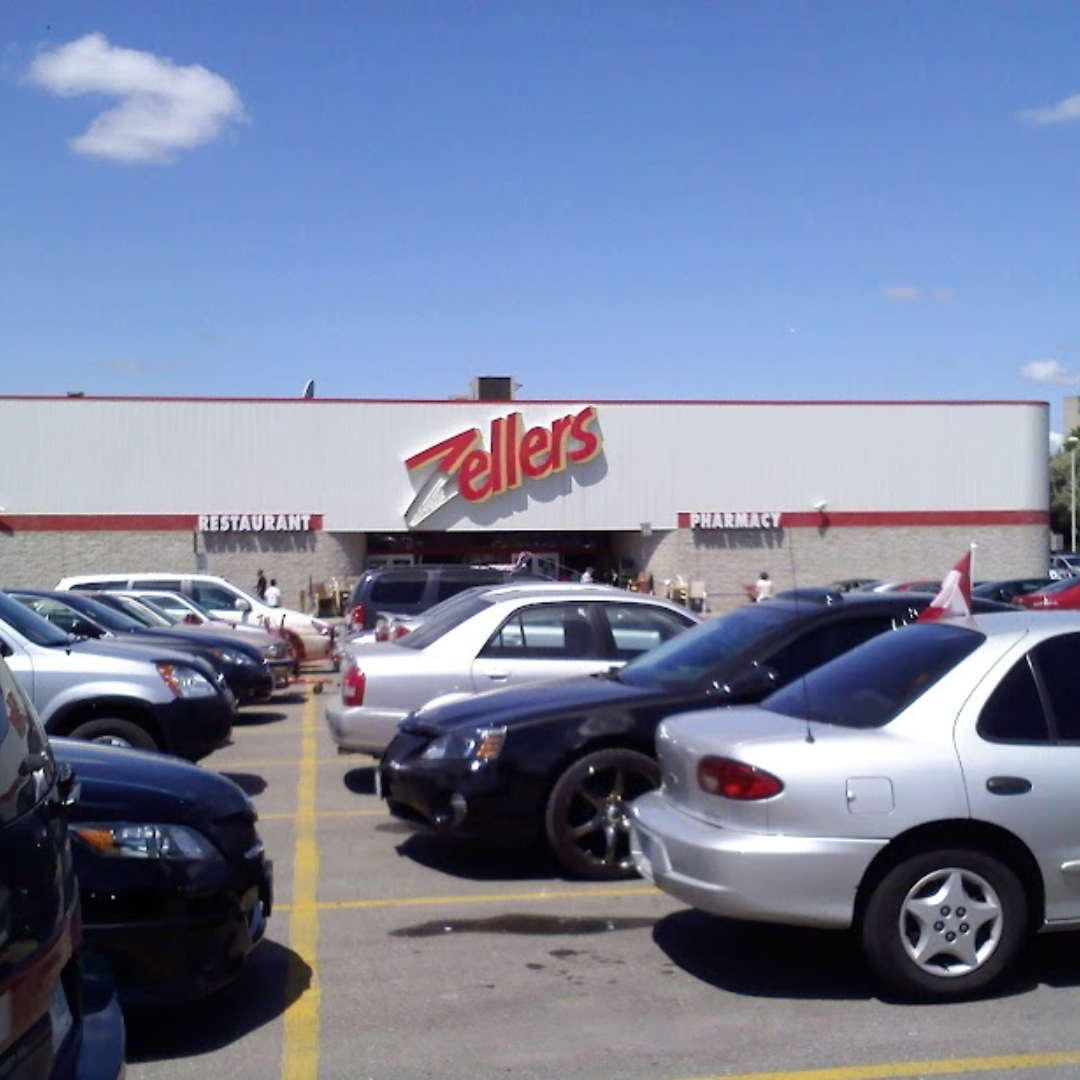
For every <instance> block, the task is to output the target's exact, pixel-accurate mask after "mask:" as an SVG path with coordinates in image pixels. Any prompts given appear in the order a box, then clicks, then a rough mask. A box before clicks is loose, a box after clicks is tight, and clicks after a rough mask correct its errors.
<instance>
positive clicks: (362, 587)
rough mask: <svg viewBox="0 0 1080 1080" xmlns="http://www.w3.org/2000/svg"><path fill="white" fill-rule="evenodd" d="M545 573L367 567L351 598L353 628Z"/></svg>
mask: <svg viewBox="0 0 1080 1080" xmlns="http://www.w3.org/2000/svg"><path fill="white" fill-rule="evenodd" d="M548 580H549V579H548V578H545V577H544V576H543V575H541V574H534V573H532V572H531V571H528V570H513V569H507V568H505V567H500V566H466V565H464V564H462V563H452V564H448V565H442V564H432V563H429V564H421V565H419V566H388V567H383V568H381V569H378V570H365V571H364V572H363V573H362V574H361V575H360V578H359V580H358V581H357V582H356V585H355V586H354V587H353V591H352V596H351V597H350V598H349V629H350V630H353V631H357V630H371V629H373V628H374V627H375V624H376V623H377V622H378V620H379V616H380V615H403V616H410V615H419V614H421V613H422V612H424V611H427V609H428V608H429V607H434V606H435V605H436V604H437V603H439V602H440V601H441V600H446V599H447V598H448V597H451V596H456V595H457V594H458V593H459V592H464V591H465V590H466V589H471V588H473V587H474V586H477V585H502V584H504V583H506V582H508V581H548Z"/></svg>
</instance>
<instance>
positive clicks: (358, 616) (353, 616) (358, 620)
mask: <svg viewBox="0 0 1080 1080" xmlns="http://www.w3.org/2000/svg"><path fill="white" fill-rule="evenodd" d="M363 625H364V605H363V604H357V605H356V607H354V608H353V609H352V611H350V612H349V626H350V627H352V629H353V630H360V629H361V628H362V627H363Z"/></svg>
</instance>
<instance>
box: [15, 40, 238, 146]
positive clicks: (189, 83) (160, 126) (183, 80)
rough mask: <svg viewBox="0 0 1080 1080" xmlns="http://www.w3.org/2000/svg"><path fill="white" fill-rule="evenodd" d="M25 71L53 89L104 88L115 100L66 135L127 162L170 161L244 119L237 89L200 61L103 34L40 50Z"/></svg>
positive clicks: (64, 92) (67, 93) (67, 92)
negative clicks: (78, 131)
mask: <svg viewBox="0 0 1080 1080" xmlns="http://www.w3.org/2000/svg"><path fill="white" fill-rule="evenodd" d="M26 77H27V79H28V80H29V81H30V82H32V83H34V84H35V85H37V86H41V87H43V88H44V89H46V90H48V91H50V92H51V93H53V94H56V95H57V96H58V97H76V96H78V95H81V94H104V95H105V96H107V97H112V98H117V99H119V100H118V103H117V104H116V105H115V106H114V107H113V108H110V109H106V111H105V112H103V113H101V114H100V115H98V116H97V117H95V119H94V121H93V122H92V123H91V124H90V127H89V128H88V129H87V130H86V131H85V132H84V133H83V134H82V135H80V136H78V138H75V139H73V140H71V143H70V146H71V148H72V149H73V150H74V151H75V152H76V153H78V154H86V155H87V156H90V157H101V158H107V159H109V160H111V161H120V162H125V163H135V162H155V163H161V162H170V161H173V160H175V158H176V155H177V152H179V151H182V150H193V149H195V148H196V147H199V146H205V145H206V144H207V143H211V142H213V141H214V140H215V139H217V138H219V137H220V136H221V135H222V134H223V133H224V132H225V131H226V130H227V129H228V128H229V127H230V125H233V124H236V123H239V122H241V121H243V120H245V119H246V116H245V113H244V105H243V102H242V101H241V100H240V95H239V94H238V93H237V92H236V90H234V89H233V87H232V86H231V85H230V84H229V82H227V81H226V80H225V79H223V78H222V77H221V76H220V75H215V74H214V73H213V72H212V71H207V69H206V68H204V67H201V66H200V65H198V64H192V65H189V66H188V67H181V66H180V65H178V64H176V63H174V62H173V61H172V60H168V59H166V58H164V57H160V56H154V55H153V54H152V53H147V52H139V51H138V50H136V49H125V48H121V47H119V46H117V45H110V44H109V42H108V40H107V39H106V38H105V36H104V35H103V34H87V35H86V36H85V37H81V38H79V39H78V40H77V41H72V42H70V43H69V44H67V45H61V46H60V47H59V48H57V49H52V50H49V51H48V52H44V53H42V54H41V55H40V56H38V57H37V58H36V59H35V60H34V62H33V63H32V64H31V65H30V67H29V69H28V71H27V76H26Z"/></svg>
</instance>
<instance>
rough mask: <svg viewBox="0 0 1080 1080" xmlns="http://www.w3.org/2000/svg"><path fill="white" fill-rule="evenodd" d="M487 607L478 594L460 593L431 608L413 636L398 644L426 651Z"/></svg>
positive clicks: (408, 636)
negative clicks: (432, 644) (433, 643)
mask: <svg viewBox="0 0 1080 1080" xmlns="http://www.w3.org/2000/svg"><path fill="white" fill-rule="evenodd" d="M487 606H488V605H487V602H486V601H485V600H483V599H481V597H480V595H479V594H478V593H472V592H464V593H459V594H458V595H457V596H453V597H451V598H450V599H449V600H446V601H444V602H443V603H442V604H440V605H439V606H438V607H433V608H431V609H430V610H429V611H428V614H427V617H426V618H425V619H424V621H423V622H422V623H421V624H420V625H419V626H418V627H417V628H416V629H415V630H414V631H413V632H412V633H411V634H407V635H406V636H405V637H403V638H401V640H400V641H399V642H398V644H399V645H400V646H401V647H402V648H403V649H426V648H427V647H428V646H429V645H430V644H431V643H432V642H433V641H437V640H438V639H439V638H441V637H442V636H443V634H445V633H448V632H449V631H450V630H453V629H454V627H456V626H460V625H461V624H462V623H463V622H465V620H466V619H471V618H472V617H473V616H474V615H475V614H476V613H477V612H478V611H483V610H484V608H485V607H487Z"/></svg>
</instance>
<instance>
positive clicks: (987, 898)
mask: <svg viewBox="0 0 1080 1080" xmlns="http://www.w3.org/2000/svg"><path fill="white" fill-rule="evenodd" d="M1004 929H1005V913H1004V911H1003V910H1002V905H1001V900H1000V899H999V898H998V894H997V893H996V892H995V891H994V890H993V888H992V887H991V885H990V883H989V882H988V881H987V880H986V878H984V877H981V876H980V875H979V874H976V873H974V872H973V871H971V870H965V869H961V868H959V867H946V868H943V869H941V870H935V871H934V872H933V873H932V874H927V875H926V876H925V877H924V878H922V879H921V880H920V881H918V882H916V884H915V885H914V886H912V888H911V889H909V890H908V893H907V895H906V896H905V897H904V902H903V904H901V906H900V939H901V941H902V942H903V943H904V950H905V952H906V953H907V955H908V956H909V957H910V959H911V961H912V963H914V964H915V966H916V967H918V968H919V969H920V970H921V971H924V972H926V973H927V974H928V975H934V976H938V977H940V978H959V977H961V976H964V975H970V974H971V973H972V972H973V971H976V970H978V969H979V968H980V967H982V966H983V965H984V964H985V963H986V962H987V961H988V960H989V959H990V957H991V956H993V954H994V952H995V950H996V949H997V947H998V945H999V944H1000V942H1001V935H1002V933H1003V932H1004Z"/></svg>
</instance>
